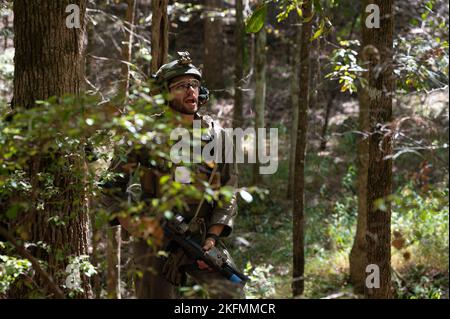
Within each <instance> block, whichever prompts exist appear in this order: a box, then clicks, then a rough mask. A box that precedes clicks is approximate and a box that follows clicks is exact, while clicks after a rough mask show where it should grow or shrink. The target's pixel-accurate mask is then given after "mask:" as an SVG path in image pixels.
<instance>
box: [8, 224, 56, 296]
mask: <svg viewBox="0 0 450 319" xmlns="http://www.w3.org/2000/svg"><path fill="white" fill-rule="evenodd" d="M0 235H1V236H3V237H5V238H6V239H7V240H8V241H9V242H10V243H11V244H12V245H13V246H14V247H15V248H16V249H17V251H18V253H19V255H21V256H22V257H23V258H26V259H28V260H29V261H30V262H31V264H32V265H33V268H34V269H35V270H36V271H37V272H38V273H39V274H40V275H41V276H42V278H44V280H45V281H46V282H47V283H48V286H49V287H50V289H51V290H52V291H53V293H54V294H55V296H56V297H57V298H59V299H65V296H64V293H63V292H62V291H61V289H59V287H58V286H57V285H56V284H55V283H54V281H53V279H52V278H51V277H50V275H49V274H48V273H47V272H46V271H45V270H44V269H42V267H41V265H39V262H38V260H37V259H36V258H34V257H33V256H32V255H31V254H30V253H29V252H28V251H27V250H26V249H25V247H24V246H23V245H22V244H20V243H18V242H17V241H16V239H15V238H14V236H13V235H11V233H10V232H8V231H7V230H6V229H5V228H3V227H1V226H0Z"/></svg>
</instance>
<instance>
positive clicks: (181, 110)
mask: <svg viewBox="0 0 450 319" xmlns="http://www.w3.org/2000/svg"><path fill="white" fill-rule="evenodd" d="M169 106H170V108H171V109H172V110H174V111H177V112H178V113H181V114H184V115H193V114H195V113H196V112H197V111H198V102H197V108H196V109H195V110H187V109H186V108H185V107H184V106H183V105H182V104H181V105H180V103H177V102H176V101H170V102H169Z"/></svg>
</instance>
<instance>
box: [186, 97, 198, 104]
mask: <svg viewBox="0 0 450 319" xmlns="http://www.w3.org/2000/svg"><path fill="white" fill-rule="evenodd" d="M184 103H186V104H197V100H196V99H193V98H188V99H186V100H184Z"/></svg>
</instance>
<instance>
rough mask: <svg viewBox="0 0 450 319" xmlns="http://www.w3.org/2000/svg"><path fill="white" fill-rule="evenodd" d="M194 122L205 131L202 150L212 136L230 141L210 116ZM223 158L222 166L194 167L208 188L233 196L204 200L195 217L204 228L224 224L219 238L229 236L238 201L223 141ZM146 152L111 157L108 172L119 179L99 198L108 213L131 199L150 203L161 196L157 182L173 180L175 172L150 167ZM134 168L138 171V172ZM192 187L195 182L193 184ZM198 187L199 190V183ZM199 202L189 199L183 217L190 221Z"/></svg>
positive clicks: (235, 177)
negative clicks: (223, 189) (208, 183)
mask: <svg viewBox="0 0 450 319" xmlns="http://www.w3.org/2000/svg"><path fill="white" fill-rule="evenodd" d="M194 119H197V120H198V119H200V120H201V126H202V128H205V129H206V130H205V132H204V133H203V134H202V138H201V139H202V149H203V147H204V145H205V144H206V143H208V142H209V141H211V140H213V139H214V136H218V134H223V135H222V137H223V138H224V139H229V137H228V136H226V134H225V131H224V130H223V129H222V128H221V127H220V125H219V124H218V123H217V122H216V121H214V120H213V119H212V118H211V117H209V116H200V115H198V114H196V115H195V117H194ZM221 144H222V155H223V156H222V157H223V160H222V162H221V163H215V162H214V163H213V164H212V165H211V164H209V165H207V164H206V163H204V162H203V161H202V163H200V164H197V165H196V172H194V174H196V176H200V179H201V180H203V181H210V180H212V182H211V185H215V187H213V189H214V188H217V187H223V186H229V187H231V189H232V190H233V196H232V197H231V200H229V201H226V202H225V201H222V205H221V206H220V205H218V203H217V202H213V203H212V204H210V203H208V202H206V201H204V202H203V204H202V205H201V210H200V212H199V214H198V217H201V218H204V221H205V226H206V228H209V227H210V226H211V225H215V224H221V225H224V226H225V227H224V229H223V231H222V233H221V237H228V236H229V235H230V233H231V232H232V230H233V225H234V219H235V217H236V215H237V202H236V201H237V199H236V192H235V189H236V188H237V186H238V185H237V183H238V171H237V165H236V163H234V162H233V163H224V162H225V160H224V159H225V155H226V154H225V151H226V149H225V142H224V141H222V143H221ZM148 153H149V152H148V150H146V149H145V148H141V149H140V150H139V151H136V150H133V151H131V152H130V153H129V154H128V155H127V157H126V161H125V160H123V159H120V158H119V157H115V158H113V160H112V162H111V165H110V168H109V170H110V171H111V172H114V173H120V176H119V175H118V177H116V178H115V180H114V181H113V182H108V183H106V184H105V185H104V189H105V192H104V196H103V198H102V202H103V205H104V206H106V208H107V209H108V210H109V211H110V212H111V213H114V212H117V211H119V210H120V208H121V207H123V206H121V204H122V205H123V203H124V202H125V203H126V202H128V203H129V202H130V201H132V200H142V201H144V202H145V201H147V202H148V201H149V200H151V199H153V198H160V197H161V195H162V194H161V187H160V183H159V179H160V178H161V177H162V176H163V175H167V174H170V175H171V177H172V179H174V178H175V175H174V172H173V171H172V172H167V171H165V172H164V171H163V170H162V169H161V168H159V167H155V166H152V165H150V163H149V162H150V161H149V155H148ZM214 165H217V168H216V170H215V174H214V177H213V178H211V174H212V172H213V171H214ZM137 169H138V170H139V172H137ZM194 184H195V183H194ZM199 187H202V186H201V185H200V184H199ZM199 203H200V201H199V200H198V199H197V200H194V199H193V200H188V202H187V205H188V207H189V209H188V210H187V211H184V212H182V214H183V215H184V217H185V218H187V220H189V219H190V218H192V217H193V215H194V214H195V212H196V210H197V207H198V206H199Z"/></svg>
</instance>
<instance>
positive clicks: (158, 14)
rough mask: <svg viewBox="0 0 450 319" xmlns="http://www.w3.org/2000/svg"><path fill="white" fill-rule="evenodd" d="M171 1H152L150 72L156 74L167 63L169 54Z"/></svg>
mask: <svg viewBox="0 0 450 319" xmlns="http://www.w3.org/2000/svg"><path fill="white" fill-rule="evenodd" d="M168 2H169V0H152V40H151V41H152V43H151V45H152V62H151V68H150V72H151V73H152V74H153V73H156V71H158V69H159V68H160V67H161V65H163V64H165V63H167V55H168V54H169V17H168V15H167V4H168Z"/></svg>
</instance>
